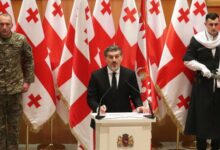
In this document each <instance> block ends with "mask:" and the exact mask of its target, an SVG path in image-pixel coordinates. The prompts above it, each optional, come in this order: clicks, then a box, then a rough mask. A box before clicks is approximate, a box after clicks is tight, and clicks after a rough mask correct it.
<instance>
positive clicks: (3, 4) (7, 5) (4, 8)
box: [0, 0, 16, 31]
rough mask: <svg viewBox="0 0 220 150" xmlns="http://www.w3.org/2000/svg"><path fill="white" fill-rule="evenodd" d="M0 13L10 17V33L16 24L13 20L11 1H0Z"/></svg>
mask: <svg viewBox="0 0 220 150" xmlns="http://www.w3.org/2000/svg"><path fill="white" fill-rule="evenodd" d="M2 13H8V14H10V15H11V17H12V23H13V27H12V31H15V28H16V24H15V18H14V13H13V8H12V5H11V0H0V14H2Z"/></svg>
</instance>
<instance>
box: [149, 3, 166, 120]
mask: <svg viewBox="0 0 220 150" xmlns="http://www.w3.org/2000/svg"><path fill="white" fill-rule="evenodd" d="M146 12H147V21H146V22H147V51H148V55H149V62H150V65H149V67H150V72H151V75H150V76H151V79H152V81H153V83H152V84H155V83H156V78H157V73H158V67H159V63H160V59H161V55H162V52H163V48H164V44H165V40H166V35H167V28H166V21H165V17H164V12H163V7H162V3H161V0H147V1H146ZM153 101H157V102H155V104H157V105H154V106H155V107H154V110H155V113H156V114H157V117H158V118H159V119H162V118H164V117H165V115H166V108H165V107H164V103H163V101H162V100H161V99H159V98H158V97H154V100H153Z"/></svg>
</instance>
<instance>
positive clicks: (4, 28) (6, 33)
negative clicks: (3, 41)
mask: <svg viewBox="0 0 220 150" xmlns="http://www.w3.org/2000/svg"><path fill="white" fill-rule="evenodd" d="M11 28H12V21H11V18H10V16H3V15H2V16H0V36H1V37H2V38H8V37H10V36H11Z"/></svg>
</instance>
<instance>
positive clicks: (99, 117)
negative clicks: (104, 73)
mask: <svg viewBox="0 0 220 150" xmlns="http://www.w3.org/2000/svg"><path fill="white" fill-rule="evenodd" d="M111 89H112V87H110V88H108V90H106V91H105V93H104V94H103V95H102V97H101V98H100V101H99V105H98V112H97V115H96V116H95V118H96V119H98V120H100V119H102V118H104V117H105V116H101V115H100V107H101V104H102V101H103V98H104V97H105V96H106V95H107V94H108V93H109V91H110V90H111Z"/></svg>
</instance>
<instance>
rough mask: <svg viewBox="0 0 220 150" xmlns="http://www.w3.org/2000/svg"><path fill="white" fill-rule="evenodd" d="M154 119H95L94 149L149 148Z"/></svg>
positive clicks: (138, 149)
mask: <svg viewBox="0 0 220 150" xmlns="http://www.w3.org/2000/svg"><path fill="white" fill-rule="evenodd" d="M154 121H155V120H154V119H153V120H152V119H147V118H126V119H125V118H114V119H103V120H96V150H150V149H151V123H152V122H154Z"/></svg>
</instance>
